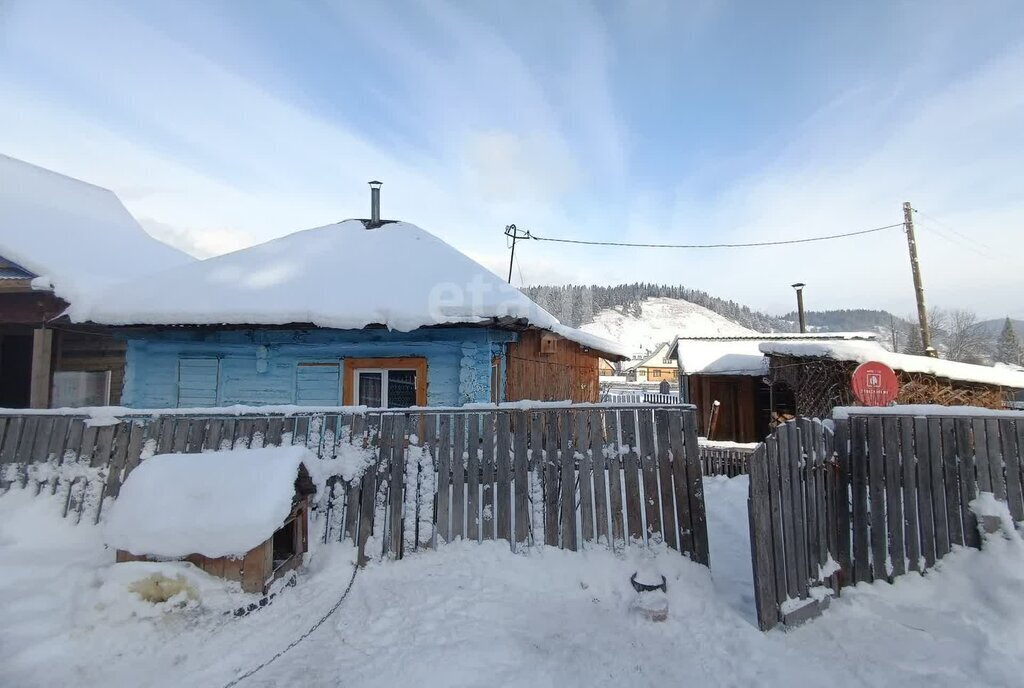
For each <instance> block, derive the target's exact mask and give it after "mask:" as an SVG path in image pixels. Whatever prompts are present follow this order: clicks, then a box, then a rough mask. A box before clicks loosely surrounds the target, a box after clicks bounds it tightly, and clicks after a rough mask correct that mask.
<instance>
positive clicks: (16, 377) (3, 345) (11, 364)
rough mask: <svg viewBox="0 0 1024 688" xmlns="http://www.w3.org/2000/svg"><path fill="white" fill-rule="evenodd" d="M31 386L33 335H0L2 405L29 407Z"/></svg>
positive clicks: (7, 406)
mask: <svg viewBox="0 0 1024 688" xmlns="http://www.w3.org/2000/svg"><path fill="white" fill-rule="evenodd" d="M31 386H32V337H31V335H11V334H7V335H0V407H3V408H28V405H29V401H30V393H31Z"/></svg>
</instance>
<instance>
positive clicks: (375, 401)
mask: <svg viewBox="0 0 1024 688" xmlns="http://www.w3.org/2000/svg"><path fill="white" fill-rule="evenodd" d="M344 399H345V403H346V404H358V405H360V406H369V407H371V408H408V407H410V406H425V405H426V403H427V360H426V359H425V358H419V357H405V358H348V359H345V394H344Z"/></svg>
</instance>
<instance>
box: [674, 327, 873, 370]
mask: <svg viewBox="0 0 1024 688" xmlns="http://www.w3.org/2000/svg"><path fill="white" fill-rule="evenodd" d="M876 339H877V335H875V334H873V333H871V332H808V333H800V332H773V333H766V334H757V335H750V336H748V335H739V336H734V337H676V339H675V340H674V341H673V342H672V344H671V345H670V346H669V350H668V355H667V357H668V358H669V359H670V360H674V361H678V362H679V363H680V364H681V365H680V367H681V368H682V371H683V373H684V374H687V375H746V376H757V377H760V376H762V375H764V374H765V373H767V372H768V361H767V359H766V358H765V356H764V354H763V353H762V352H761V349H760V345H761V344H763V343H767V342H772V341H782V342H788V341H833V340H835V341H858V340H859V341H874V340H876Z"/></svg>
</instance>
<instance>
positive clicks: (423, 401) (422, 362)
mask: <svg viewBox="0 0 1024 688" xmlns="http://www.w3.org/2000/svg"><path fill="white" fill-rule="evenodd" d="M342 362H343V363H344V365H345V383H344V385H343V387H342V391H343V392H344V394H343V395H342V402H341V403H342V404H344V405H345V406H353V405H355V401H354V400H353V396H352V395H353V393H354V392H355V388H356V371H357V370H366V369H367V368H378V369H382V370H415V371H416V405H417V406H426V405H427V359H425V358H423V357H422V356H398V357H395V358H346V359H343V361H342Z"/></svg>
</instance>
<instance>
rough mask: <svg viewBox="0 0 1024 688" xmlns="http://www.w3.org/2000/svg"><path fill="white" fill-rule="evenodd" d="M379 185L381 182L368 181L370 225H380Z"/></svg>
mask: <svg viewBox="0 0 1024 688" xmlns="http://www.w3.org/2000/svg"><path fill="white" fill-rule="evenodd" d="M380 187H381V182H378V181H376V180H374V181H372V182H370V227H371V228H372V227H380Z"/></svg>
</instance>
